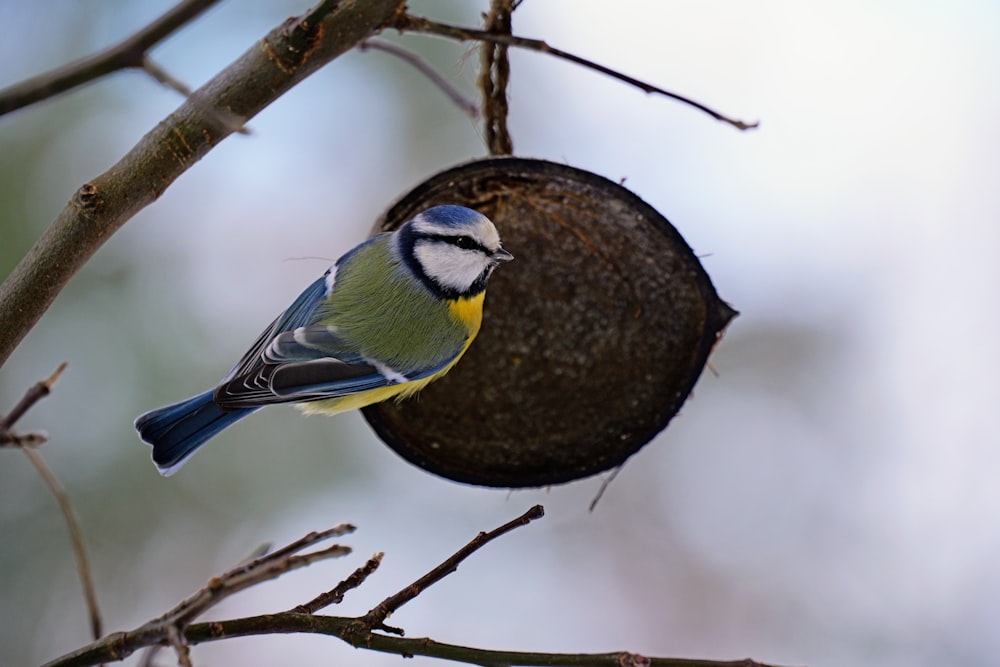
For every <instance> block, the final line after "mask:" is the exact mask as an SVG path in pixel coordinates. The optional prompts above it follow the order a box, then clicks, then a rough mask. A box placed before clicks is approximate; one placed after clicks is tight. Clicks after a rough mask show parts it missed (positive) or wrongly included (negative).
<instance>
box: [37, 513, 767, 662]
mask: <svg viewBox="0 0 1000 667" xmlns="http://www.w3.org/2000/svg"><path fill="white" fill-rule="evenodd" d="M542 514H543V510H542V508H541V506H535V507H533V508H531V509H530V510H528V511H527V512H526V513H525V514H523V515H522V516H520V517H518V518H517V519H514V520H513V521H511V522H509V523H506V524H504V525H503V526H500V527H499V528H497V529H496V530H493V531H490V532H488V533H480V534H479V535H478V536H476V538H475V539H473V540H472V541H471V542H469V543H468V544H467V545H466V546H464V547H462V548H461V549H460V550H458V551H457V552H455V554H454V555H452V556H451V557H450V558H448V559H447V560H445V561H444V562H443V563H441V564H440V565H438V566H437V567H435V568H434V569H433V570H431V571H430V572H428V573H427V574H426V575H425V576H423V577H421V578H420V579H418V580H417V581H415V582H414V583H412V584H410V585H409V586H407V587H406V588H404V589H403V590H401V591H399V592H398V593H396V594H395V595H393V596H391V597H389V598H387V599H386V600H384V601H383V602H382V603H380V604H379V605H377V606H376V607H375V608H374V609H372V611H370V612H368V614H366V615H365V616H362V617H360V618H345V617H340V616H320V615H317V614H315V613H311V612H312V611H315V610H316V609H315V608H314V605H317V604H321V603H322V599H323V598H324V596H325V595H326V594H324V595H321V596H319V597H317V598H315V599H314V600H312V601H310V602H307V603H306V604H305V605H300V606H298V607H295V608H294V609H291V610H289V611H286V612H282V613H279V614H268V615H264V616H251V617H246V618H236V619H231V620H226V621H211V622H208V623H192V624H190V625H187V626H180V625H178V624H176V623H170V622H166V623H164V620H165V619H171V618H177V617H179V616H181V615H185V616H186V614H177V613H175V612H169V613H167V614H165V615H164V616H163V617H161V619H158V620H157V621H156V622H154V621H150V622H149V623H146V624H145V625H143V626H142V627H140V628H137V629H136V630H132V631H131V632H119V633H115V634H112V635H110V636H108V637H105V638H103V639H101V640H100V641H96V642H93V643H92V644H90V645H88V646H85V647H83V648H81V649H79V650H77V651H74V652H73V653H70V654H68V655H65V656H63V657H61V658H58V659H56V660H54V661H52V662H50V663H49V664H48V665H46V667H82V666H84V665H94V664H97V663H99V662H108V661H112V660H123V659H124V658H126V657H128V656H129V655H131V654H132V653H133V652H134V651H136V650H138V649H140V648H143V647H146V646H153V645H163V644H167V643H174V645H175V646H177V645H178V644H177V643H176V642H174V641H173V640H171V639H170V638H169V636H168V634H167V633H168V632H169V628H175V629H176V630H177V631H178V632H180V634H181V635H182V636H183V639H184V640H186V644H184V646H186V645H188V644H190V645H193V644H201V643H204V642H210V641H218V640H220V639H228V638H231V637H247V636H251V635H266V634H284V633H292V632H305V633H311V634H318V635H328V636H331V637H337V638H339V639H341V640H343V641H345V642H347V643H349V644H350V645H352V646H354V647H355V648H362V649H368V650H372V651H379V652H382V653H393V654H396V655H401V656H406V657H412V656H416V655H421V656H427V657H432V658H439V659H443V660H453V661H457V662H463V663H467V664H470V665H507V666H510V667H513V666H514V665H525V666H535V665H539V666H541V665H550V666H551V665H566V666H574V667H584V666H588V667H646V666H649V667H770V666H768V665H765V664H763V663H759V662H755V661H753V660H749V659H747V660H734V661H717V660H687V659H683V658H647V657H645V656H642V655H639V654H636V653H628V652H624V651H622V652H615V653H598V654H569V653H528V652H520V651H491V650H486V649H479V648H470V647H467V646H457V645H455V644H444V643H440V642H436V641H434V640H432V639H427V638H414V639H406V638H403V637H393V636H390V635H386V634H381V633H378V632H372V629H373V628H375V627H380V626H382V624H383V622H384V620H385V614H387V613H388V612H390V611H392V610H395V609H398V608H399V607H400V606H402V605H403V604H405V603H406V602H408V601H409V600H412V599H413V598H414V597H416V596H417V595H419V594H420V593H421V591H423V590H425V589H426V588H427V587H428V586H431V585H433V584H434V583H435V582H437V581H440V580H441V579H442V578H444V577H445V576H447V575H448V574H450V573H451V572H454V571H455V569H456V568H457V567H458V565H459V564H460V563H461V562H462V560H464V559H465V558H466V557H468V556H469V555H470V554H472V553H473V552H474V551H476V550H477V549H479V548H480V547H482V546H484V545H485V544H487V543H489V542H490V541H491V540H493V539H495V538H497V537H500V536H501V535H504V534H506V533H508V532H510V531H512V530H514V529H515V528H517V527H519V526H523V525H526V524H527V523H529V522H530V521H532V520H534V519H537V518H539V517H541V516H542ZM316 535H317V534H313V535H310V536H307V537H306V538H303V540H299V541H297V542H294V543H292V544H290V545H289V546H288V547H285V548H284V549H280V550H279V551H277V552H275V554H280V556H279V557H280V558H294V557H295V556H294V555H293V554H294V552H296V551H298V550H300V549H301V548H304V547H300V546H299V545H301V544H303V543H309V544H313V543H315V540H316V539H318V537H317V536H316ZM275 554H272V555H271V556H265V557H264V558H262V559H259V561H261V560H266V559H268V558H273V557H274V556H275ZM380 557H381V554H377V555H376V556H375V557H374V558H372V559H369V561H368V562H367V563H366V564H365V565H364V566H363V567H361V568H359V569H358V570H356V571H355V572H354V573H353V574H352V575H351V576H350V577H348V579H346V580H344V582H341V584H338V586H337V588H335V589H334V591H336V590H337V589H341V590H342V591H346V590H347V589H348V588H349V587H351V586H353V585H354V583H355V582H356V583H360V582H361V581H363V580H364V578H365V577H367V576H368V574H370V573H371V572H372V571H374V570H375V569H376V567H377V566H378V561H379V559H380ZM259 561H255V563H258V562H259ZM246 567H249V568H250V569H256V568H257V567H259V566H258V565H254V564H250V565H249V566H246ZM233 572H237V571H232V572H230V573H227V574H225V575H222V577H219V578H217V579H213V582H214V581H217V580H220V579H227V578H231V577H232V575H233ZM348 582H350V583H348ZM211 586H212V583H211V582H210V584H209V587H211ZM226 586H229V584H228V583H227V584H226ZM330 593H331V594H333V591H331V592H330ZM185 604H186V603H181V605H178V607H176V608H175V610H177V609H181V608H183V607H185ZM389 630H390V632H392V631H393V630H395V629H392V628H390V629H389Z"/></svg>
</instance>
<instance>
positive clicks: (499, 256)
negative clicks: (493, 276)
mask: <svg viewBox="0 0 1000 667" xmlns="http://www.w3.org/2000/svg"><path fill="white" fill-rule="evenodd" d="M491 257H492V258H493V262H494V263H496V264H500V263H501V262H509V261H510V260H512V259H514V255H512V254H510V253H509V252H507V251H506V250H504V249H503V248H497V249H496V250H494V251H493V254H492V255H491Z"/></svg>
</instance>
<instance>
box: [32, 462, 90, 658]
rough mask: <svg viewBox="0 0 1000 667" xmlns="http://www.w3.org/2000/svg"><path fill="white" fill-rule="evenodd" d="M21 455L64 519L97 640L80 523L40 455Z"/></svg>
mask: <svg viewBox="0 0 1000 667" xmlns="http://www.w3.org/2000/svg"><path fill="white" fill-rule="evenodd" d="M23 451H24V455H25V456H27V457H28V460H29V461H31V464H32V465H33V466H35V470H37V471H38V474H39V475H40V476H41V478H42V481H44V482H45V485H46V486H47V487H49V491H50V492H51V493H52V496H53V497H54V498H55V499H56V502H57V503H58V504H59V509H60V510H62V514H63V517H64V518H65V519H66V528H67V529H68V530H69V539H70V543H71V544H72V545H73V557H74V558H75V559H76V571H77V574H78V575H79V577H80V584H81V585H82V586H83V597H84V599H85V600H86V602H87V614H88V615H89V616H90V631H91V633H92V634H93V635H94V639H98V638H99V637H100V636H101V635H102V634H104V630H103V628H102V623H101V609H100V607H99V606H98V604H97V590H96V589H95V588H94V579H93V577H92V576H91V574H90V561H89V560H88V559H87V549H86V547H85V546H84V542H83V531H82V530H81V529H80V521H79V519H77V518H76V511H75V510H74V509H73V503H72V502H70V499H69V496H68V495H67V494H66V490H65V489H64V488H63V485H62V484H60V483H59V480H58V479H57V478H56V476H55V474H53V472H52V470H51V469H50V468H49V466H48V464H46V463H45V459H43V458H42V454H41V452H38V451H36V450H34V449H30V448H27V447H26V448H24V450H23Z"/></svg>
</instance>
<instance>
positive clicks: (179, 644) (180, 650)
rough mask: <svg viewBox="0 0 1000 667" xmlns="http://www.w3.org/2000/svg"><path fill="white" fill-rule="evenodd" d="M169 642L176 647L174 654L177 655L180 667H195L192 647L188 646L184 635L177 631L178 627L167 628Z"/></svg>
mask: <svg viewBox="0 0 1000 667" xmlns="http://www.w3.org/2000/svg"><path fill="white" fill-rule="evenodd" d="M167 641H168V642H170V645H171V646H173V647H174V653H176V654H177V665H178V667H194V665H192V664H191V647H190V646H188V643H187V640H186V639H184V635H183V634H182V633H181V631H180V630H178V629H177V626H176V625H168V626H167Z"/></svg>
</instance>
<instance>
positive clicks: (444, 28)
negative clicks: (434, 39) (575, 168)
mask: <svg viewBox="0 0 1000 667" xmlns="http://www.w3.org/2000/svg"><path fill="white" fill-rule="evenodd" d="M392 27H393V28H395V29H396V30H398V31H399V32H400V33H403V32H407V31H409V32H421V33H426V34H429V35H437V36H439V37H447V38H448V39H454V40H457V41H460V42H467V41H469V40H477V41H481V42H492V43H494V44H503V45H506V46H516V47H518V48H522V49H528V50H530V51H538V52H540V53H547V54H548V55H550V56H555V57H556V58H561V59H563V60H568V61H570V62H572V63H576V64H577V65H581V66H583V67H586V68H587V69H592V70H594V71H596V72H600V73H601V74H606V75H608V76H610V77H612V78H615V79H618V80H619V81H622V82H624V83H627V84H629V85H630V86H634V87H636V88H639V89H640V90H642V91H644V92H647V93H656V94H657V95H663V96H665V97H669V98H671V99H673V100H676V101H678V102H681V103H682V104H687V105H688V106H691V107H694V108H695V109H697V110H698V111H701V112H702V113H706V114H708V115H709V116H711V117H712V118H714V119H715V120H718V121H721V122H723V123H727V124H729V125H732V126H733V127H735V128H736V129H738V130H751V129H753V128H755V127H757V126H758V125H759V122H758V121H754V122H752V123H747V122H745V121H742V120H739V119H736V118H730V117H729V116H725V115H723V114H721V113H719V112H718V111H716V110H714V109H712V108H710V107H707V106H705V105H704V104H701V103H700V102H695V101H694V100H692V99H691V98H689V97H685V96H683V95H679V94H677V93H672V92H670V91H669V90H664V89H663V88H660V87H659V86H654V85H653V84H651V83H646V82H645V81H640V80H639V79H636V78H633V77H631V76H628V75H627V74H622V73H621V72H619V71H617V70H613V69H611V68H610V67H605V66H604V65H601V64H599V63H595V62H594V61H592V60H587V59H586V58H581V57H580V56H577V55H574V54H572V53H569V52H567V51H563V50H561V49H557V48H555V47H553V46H549V45H548V43H547V42H545V41H544V40H541V39H529V38H527V37H518V36H516V35H507V34H504V33H501V32H489V31H486V30H476V29H474V28H463V27H462V26H456V25H448V24H446V23H438V22H436V21H431V20H430V19H426V18H424V17H422V16H413V15H411V14H401V15H399V16H397V17H396V20H395V21H394V22H393V25H392Z"/></svg>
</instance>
